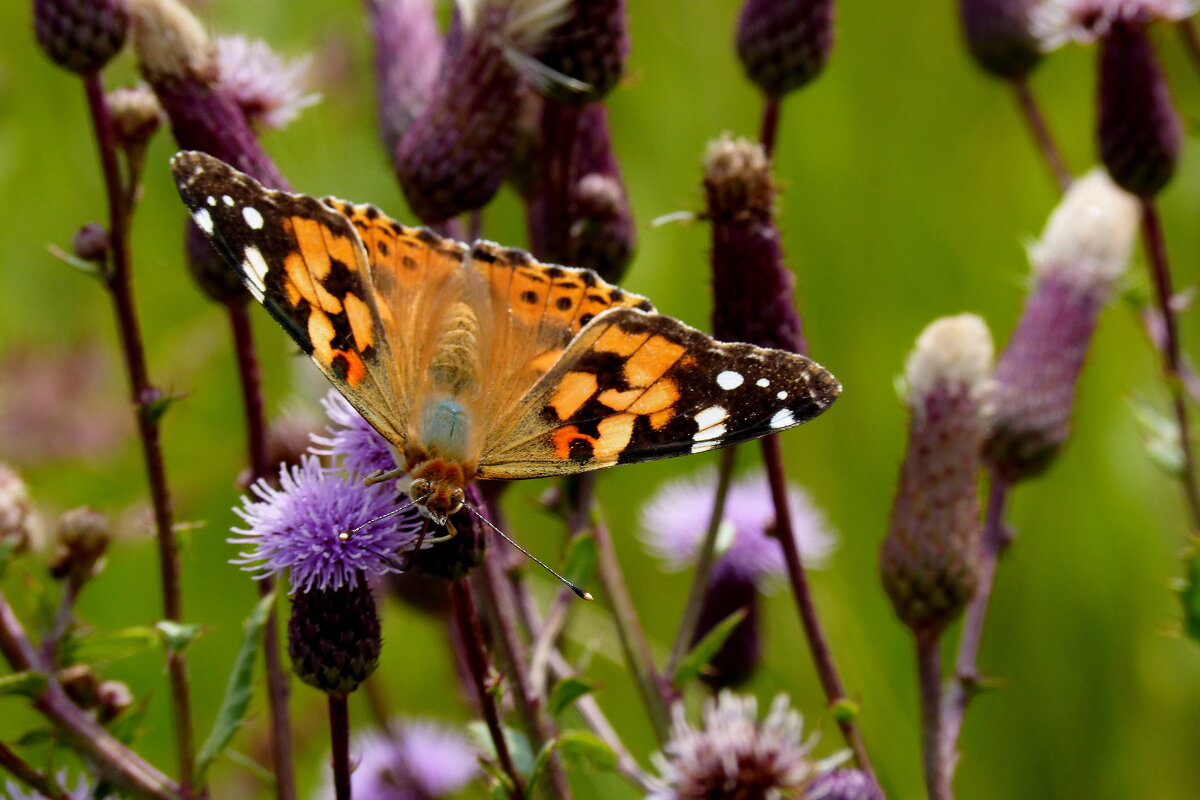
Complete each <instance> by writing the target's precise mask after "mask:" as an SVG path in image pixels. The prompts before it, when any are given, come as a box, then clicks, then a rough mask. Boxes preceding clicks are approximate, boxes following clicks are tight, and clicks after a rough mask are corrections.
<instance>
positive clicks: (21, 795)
mask: <svg viewBox="0 0 1200 800" xmlns="http://www.w3.org/2000/svg"><path fill="white" fill-rule="evenodd" d="M54 782H55V783H57V784H58V785H59V786H60V787H61V788H62V791H63V792H64V793H65V794H66V795H67V797H69V798H71V800H91V798H92V796H93V795H92V788H93V787H92V786H91V784H89V783H88V780H87V778H85V777H84V776H82V775H80V776H79V779H78V780H76V781H75V788H74V789H69V788H67V786H68V784H69V783H70V778H69V777H68V776H67V771H66V770H61V771H60V772H59V773H58V775H57V776H56V777H55V779H54ZM4 796H5V797H7V798H8V800H47V798H46V795H44V794H42V793H41V792H35V791H34V790H33V789H29V788H27V787H25V786H21V785H20V784H18V783H14V782H13V781H5V782H4Z"/></svg>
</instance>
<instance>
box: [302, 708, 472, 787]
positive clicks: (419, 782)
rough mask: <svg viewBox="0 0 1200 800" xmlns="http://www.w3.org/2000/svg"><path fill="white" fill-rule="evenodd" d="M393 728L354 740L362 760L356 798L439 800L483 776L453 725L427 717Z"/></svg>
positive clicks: (354, 781) (353, 779)
mask: <svg viewBox="0 0 1200 800" xmlns="http://www.w3.org/2000/svg"><path fill="white" fill-rule="evenodd" d="M391 727H392V729H393V731H394V732H393V733H383V732H378V731H370V732H368V733H364V734H362V735H360V736H357V737H355V739H354V741H353V743H352V744H351V746H350V752H351V753H352V754H354V755H355V756H357V762H358V764H357V766H356V767H355V768H354V772H353V773H351V775H350V788H351V793H352V794H353V796H354V797H359V798H363V800H435V799H436V798H440V797H446V796H448V795H450V794H452V793H453V792H455V791H457V790H458V789H460V788H462V787H463V786H464V785H465V784H466V783H467V782H468V781H470V780H472V779H473V778H475V777H476V776H478V775H479V761H478V753H477V752H476V750H475V748H474V747H472V746H471V743H470V741H468V739H467V737H465V736H464V735H463V734H462V733H460V732H459V731H458V730H456V729H455V728H451V727H448V726H446V725H443V724H441V723H437V722H432V721H429V720H395V721H394V722H393V723H392V726H391ZM330 788H332V787H330ZM321 796H322V797H328V796H332V792H326V793H323V794H322V795H321Z"/></svg>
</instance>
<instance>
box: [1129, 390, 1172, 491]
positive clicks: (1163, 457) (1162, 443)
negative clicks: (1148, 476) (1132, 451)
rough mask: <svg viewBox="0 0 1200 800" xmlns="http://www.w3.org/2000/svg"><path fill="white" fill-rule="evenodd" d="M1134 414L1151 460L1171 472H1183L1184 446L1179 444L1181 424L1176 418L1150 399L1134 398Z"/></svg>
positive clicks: (1132, 403)
mask: <svg viewBox="0 0 1200 800" xmlns="http://www.w3.org/2000/svg"><path fill="white" fill-rule="evenodd" d="M1130 405H1131V406H1133V416H1134V419H1135V420H1137V423H1138V428H1139V429H1140V433H1141V435H1142V444H1143V445H1144V446H1145V448H1146V454H1147V455H1149V456H1150V460H1151V461H1153V462H1154V463H1155V464H1157V465H1158V466H1159V467H1160V468H1162V469H1163V470H1165V471H1166V472H1168V473H1169V474H1171V475H1173V476H1175V477H1179V476H1181V475H1182V474H1183V448H1182V447H1180V444H1179V426H1178V425H1177V424H1176V421H1175V418H1174V417H1173V416H1169V415H1167V414H1164V413H1163V412H1162V411H1160V410H1158V408H1156V407H1155V406H1153V405H1152V404H1151V403H1150V402H1149V401H1147V400H1142V399H1134V400H1131V401H1130Z"/></svg>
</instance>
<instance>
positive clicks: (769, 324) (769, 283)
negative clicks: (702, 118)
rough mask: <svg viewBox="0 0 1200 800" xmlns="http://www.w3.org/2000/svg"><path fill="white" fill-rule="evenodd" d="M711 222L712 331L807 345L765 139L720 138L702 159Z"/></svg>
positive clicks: (759, 341) (728, 337)
mask: <svg viewBox="0 0 1200 800" xmlns="http://www.w3.org/2000/svg"><path fill="white" fill-rule="evenodd" d="M704 173H705V174H704V189H705V192H706V193H707V195H708V211H707V216H708V219H709V222H711V223H712V236H713V250H712V269H713V297H714V305H713V335H714V336H716V337H717V338H718V339H722V340H725V341H730V342H750V343H751V344H756V345H759V346H760V347H774V348H778V349H780V350H788V351H791V352H793V353H804V352H806V351H807V349H808V345H807V343H806V342H805V340H804V333H803V329H802V326H801V323H800V315H799V314H798V313H797V312H796V305H795V302H794V300H793V297H792V289H793V279H792V274H791V272H789V271H788V269H787V267H786V266H785V265H784V261H783V246H782V245H781V244H780V241H779V230H778V229H777V228H776V227H775V220H774V218H773V216H772V214H773V209H772V204H773V201H774V198H775V185H774V182H773V180H772V178H771V165H770V161H769V160H768V159H767V156H766V153H765V152H764V151H763V149H762V147H760V146H759V145H757V144H752V143H750V142H748V141H746V140H744V139H737V140H734V139H730V138H728V137H725V138H722V139H719V140H717V141H716V142H714V143H713V144H712V145H710V146H709V149H708V155H707V156H706V157H705V164H704Z"/></svg>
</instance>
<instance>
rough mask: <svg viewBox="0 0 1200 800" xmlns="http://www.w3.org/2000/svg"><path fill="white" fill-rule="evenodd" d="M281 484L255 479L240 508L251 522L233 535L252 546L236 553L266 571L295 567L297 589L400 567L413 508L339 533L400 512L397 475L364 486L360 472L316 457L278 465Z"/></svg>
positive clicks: (345, 582) (411, 534)
mask: <svg viewBox="0 0 1200 800" xmlns="http://www.w3.org/2000/svg"><path fill="white" fill-rule="evenodd" d="M279 486H280V488H278V489H275V488H273V487H272V486H271V485H270V484H268V483H267V482H266V481H265V480H259V481H257V482H256V483H255V484H254V485H253V486H251V487H250V488H251V494H252V497H243V498H242V507H241V508H235V509H234V511H235V512H236V513H237V514H238V516H240V517H241V518H242V519H243V520H245V522H246V524H247V525H248V526H249V527H247V528H244V529H237V528H235V529H234V533H237V534H241V535H240V536H236V537H233V538H231V539H230V540H229V541H230V542H233V543H235V544H244V545H249V546H250V548H249V549H248V550H247V551H245V552H243V553H241V554H240V555H239V557H238V558H236V559H234V560H233V563H235V564H243V565H246V569H248V570H251V571H256V572H258V573H259V574H260V575H268V574H276V573H280V572H282V571H283V570H285V569H286V570H290V571H291V584H292V592H293V593H295V592H308V591H310V590H312V589H322V590H332V589H337V588H339V587H343V586H349V587H353V586H355V585H356V584H357V583H358V582H359V581H360V580H362V579H363V578H364V577H371V576H375V575H382V574H384V573H386V572H394V571H396V570H397V555H398V554H400V553H402V552H404V551H405V550H407V549H409V548H411V547H412V546H413V545H414V544H415V543H416V541H417V535H418V531H419V529H420V527H421V521H420V515H419V514H418V512H417V511H416V509H415V508H411V509H408V510H406V511H404V512H401V513H399V514H396V515H394V516H391V517H388V518H387V519H384V520H381V521H379V522H376V523H373V524H371V525H368V526H367V527H365V528H363V529H362V530H360V531H356V532H355V533H354V534H353V535H351V536H350V537H348V538H347V539H345V540H342V539H341V538H340V537H339V534H340V533H342V532H344V531H346V530H349V529H350V528H354V527H357V526H359V525H364V524H365V523H367V522H368V521H369V520H372V519H375V518H376V517H380V516H382V515H384V514H387V513H388V512H390V511H394V510H395V509H396V508H397V506H398V505H399V504H400V503H401V502H403V501H404V498H403V497H400V496H398V494H397V491H396V488H395V486H394V484H392V483H391V482H386V483H380V484H375V485H373V486H365V485H364V484H363V482H362V480H361V479H360V478H359V477H358V476H357V475H355V474H354V473H349V474H347V473H345V472H342V471H340V470H331V469H326V468H324V467H322V466H321V464H320V462H319V461H318V460H317V458H316V457H315V456H310V457H307V458H305V459H304V460H303V462H302V463H301V464H300V466H293V467H291V468H288V467H284V468H282V469H280V471H279Z"/></svg>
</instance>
